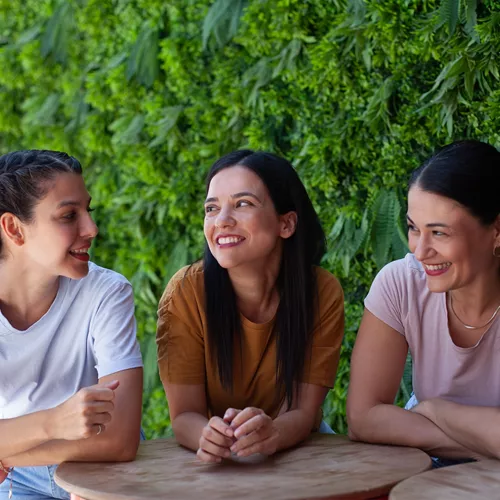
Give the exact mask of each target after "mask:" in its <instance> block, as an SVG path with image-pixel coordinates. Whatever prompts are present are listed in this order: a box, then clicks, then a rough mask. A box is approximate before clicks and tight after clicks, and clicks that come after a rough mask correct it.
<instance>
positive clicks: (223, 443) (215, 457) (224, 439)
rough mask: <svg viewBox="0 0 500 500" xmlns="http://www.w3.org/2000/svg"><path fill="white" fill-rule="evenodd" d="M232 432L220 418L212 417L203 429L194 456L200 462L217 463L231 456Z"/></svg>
mask: <svg viewBox="0 0 500 500" xmlns="http://www.w3.org/2000/svg"><path fill="white" fill-rule="evenodd" d="M233 436H234V432H233V429H231V428H230V427H229V425H228V423H227V422H225V421H224V420H223V419H222V418H220V417H212V418H211V419H210V420H209V421H208V423H207V425H206V426H205V427H203V430H202V432H201V437H200V441H199V448H198V451H197V452H196V455H197V456H198V458H199V459H200V460H201V461H202V462H207V463H214V462H215V463H219V462H221V461H222V459H223V458H229V457H230V456H231V451H230V447H231V445H232V444H233V443H234V437H233Z"/></svg>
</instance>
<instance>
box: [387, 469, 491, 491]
mask: <svg viewBox="0 0 500 500" xmlns="http://www.w3.org/2000/svg"><path fill="white" fill-rule="evenodd" d="M424 498H425V499H426V500H428V499H429V498H435V499H439V500H462V499H463V500H493V499H498V498H500V460H481V461H480V462H472V463H468V464H461V465H452V466H451V467H443V468H442V469H435V470H431V471H428V472H425V473H424V474H419V475H418V476H415V477H411V478H410V479H406V480H405V481H403V482H402V483H400V484H398V485H397V486H396V487H395V488H394V489H393V490H392V491H391V494H390V495H389V499H390V500H403V499H404V500H423V499H424Z"/></svg>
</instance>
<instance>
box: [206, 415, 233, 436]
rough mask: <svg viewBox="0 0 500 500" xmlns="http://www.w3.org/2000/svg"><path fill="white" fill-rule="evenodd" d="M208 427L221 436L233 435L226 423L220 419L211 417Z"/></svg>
mask: <svg viewBox="0 0 500 500" xmlns="http://www.w3.org/2000/svg"><path fill="white" fill-rule="evenodd" d="M208 425H209V426H210V428H212V429H214V430H216V431H217V432H219V433H220V434H221V435H225V436H229V437H233V434H234V431H233V429H231V428H230V427H229V426H228V425H227V424H226V422H224V420H222V418H220V417H212V418H211V419H210V420H209V422H208Z"/></svg>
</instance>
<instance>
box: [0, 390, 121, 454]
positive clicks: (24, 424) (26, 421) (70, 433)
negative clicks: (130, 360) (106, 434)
mask: <svg viewBox="0 0 500 500" xmlns="http://www.w3.org/2000/svg"><path fill="white" fill-rule="evenodd" d="M117 386H118V382H116V381H114V382H113V383H111V384H108V385H95V386H92V387H87V388H84V389H82V390H80V391H78V392H77V393H76V394H75V395H74V396H73V397H71V398H69V399H68V400H67V401H65V402H64V403H62V404H60V405H59V406H57V407H55V408H52V409H49V410H43V411H38V412H34V413H31V414H28V415H24V416H21V417H16V418H9V419H1V420H0V436H1V440H0V459H1V460H2V461H5V460H6V457H8V456H12V455H16V454H19V453H23V452H25V451H27V450H29V449H32V448H34V447H36V446H39V445H41V444H43V443H45V442H47V441H50V440H54V439H68V440H75V439H82V438H87V437H90V436H91V435H92V434H95V433H97V432H98V429H99V425H101V426H103V427H104V426H105V425H106V424H107V423H108V422H109V420H110V419H111V412H112V410H113V407H114V405H113V399H114V392H113V391H114V389H116V387H117Z"/></svg>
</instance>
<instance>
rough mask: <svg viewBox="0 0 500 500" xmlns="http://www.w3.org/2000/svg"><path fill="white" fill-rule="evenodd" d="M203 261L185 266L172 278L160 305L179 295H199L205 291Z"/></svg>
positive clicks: (185, 296)
mask: <svg viewBox="0 0 500 500" xmlns="http://www.w3.org/2000/svg"><path fill="white" fill-rule="evenodd" d="M204 287H205V284H204V274H203V262H201V261H198V262H195V263H194V264H191V265H188V266H184V267H182V268H181V269H179V271H177V272H176V273H175V274H174V275H173V276H172V278H170V280H169V282H168V284H167V286H166V288H165V291H164V292H163V295H162V297H161V299H160V305H159V307H160V308H162V307H163V306H165V305H167V304H168V303H170V302H171V301H172V300H174V299H175V298H177V297H181V296H182V297H184V298H187V297H197V296H200V295H202V294H203V293H204Z"/></svg>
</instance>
